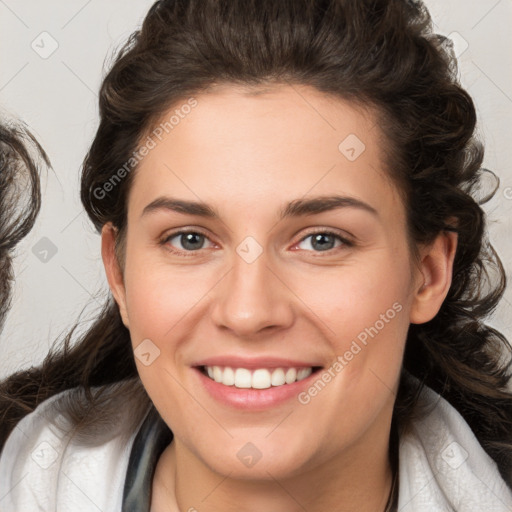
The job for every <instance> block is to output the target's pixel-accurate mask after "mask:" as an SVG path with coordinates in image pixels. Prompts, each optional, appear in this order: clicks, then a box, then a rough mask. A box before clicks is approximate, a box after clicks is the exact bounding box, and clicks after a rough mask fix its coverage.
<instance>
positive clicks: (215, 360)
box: [192, 356, 322, 369]
mask: <svg viewBox="0 0 512 512" xmlns="http://www.w3.org/2000/svg"><path fill="white" fill-rule="evenodd" d="M192 366H229V367H231V368H248V369H249V368H309V367H319V366H322V365H321V364H319V363H318V362H314V361H299V360H297V359H287V358H281V357H271V356H260V357H251V358H248V357H240V356H215V357H208V358H206V359H202V360H200V361H198V362H197V363H195V364H193V365H192Z"/></svg>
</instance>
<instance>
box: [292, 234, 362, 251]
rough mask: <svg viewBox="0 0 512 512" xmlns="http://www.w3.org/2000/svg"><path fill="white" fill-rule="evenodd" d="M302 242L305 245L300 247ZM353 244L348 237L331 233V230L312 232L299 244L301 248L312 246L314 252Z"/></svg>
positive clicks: (307, 248)
mask: <svg viewBox="0 0 512 512" xmlns="http://www.w3.org/2000/svg"><path fill="white" fill-rule="evenodd" d="M308 240H309V241H308ZM336 242H339V243H338V245H336ZM301 244H304V245H305V247H300V245H301ZM353 245H354V244H353V243H352V242H350V241H349V240H347V239H346V238H344V237H342V236H340V235H338V234H336V233H331V232H330V231H318V232H316V233H311V234H309V235H307V236H306V237H304V238H303V239H302V240H301V241H300V242H299V243H298V244H297V246H298V247H299V249H306V250H310V249H311V248H312V249H313V250H314V252H325V251H330V250H332V249H336V248H339V247H342V246H345V247H352V246H353Z"/></svg>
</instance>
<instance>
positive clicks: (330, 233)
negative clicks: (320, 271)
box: [159, 229, 356, 257]
mask: <svg viewBox="0 0 512 512" xmlns="http://www.w3.org/2000/svg"><path fill="white" fill-rule="evenodd" d="M189 234H194V235H201V236H204V237H205V238H206V239H207V240H209V241H210V242H211V240H210V238H209V237H208V236H207V235H206V234H205V233H203V232H202V231H200V230H181V231H174V232H173V233H170V234H167V235H165V236H164V237H163V238H162V239H161V240H160V242H159V243H160V245H162V246H164V247H165V248H166V249H167V250H168V251H170V252H171V253H173V254H178V255H182V256H184V257H190V256H194V255H195V253H198V252H200V251H201V250H202V249H197V250H195V251H183V250H181V249H176V248H174V247H173V248H171V246H169V244H168V242H169V240H171V239H172V238H175V237H177V236H179V235H189ZM318 234H322V235H328V236H332V237H335V238H336V239H338V240H339V241H340V242H341V243H342V245H341V246H338V247H333V248H332V249H327V250H325V251H308V252H313V253H317V254H322V253H327V254H332V253H333V252H334V251H336V250H340V249H343V248H347V247H354V246H355V245H356V244H355V242H353V241H351V240H348V239H347V238H345V237H343V236H341V235H340V234H339V233H336V232H334V231H328V230H326V229H319V230H317V231H312V232H310V233H308V234H307V235H305V236H303V237H302V238H301V239H300V240H299V241H298V242H297V243H296V244H294V245H298V244H300V243H302V242H304V240H306V239H307V238H309V237H311V236H314V235H318ZM300 250H305V249H300Z"/></svg>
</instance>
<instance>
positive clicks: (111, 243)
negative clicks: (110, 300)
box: [101, 222, 129, 328]
mask: <svg viewBox="0 0 512 512" xmlns="http://www.w3.org/2000/svg"><path fill="white" fill-rule="evenodd" d="M117 234H118V231H117V229H116V228H115V227H114V226H113V225H112V223H111V222H107V223H106V224H104V225H103V228H102V229H101V257H102V259H103V266H104V267H105V274H106V275H107V281H108V284H109V287H110V291H111V292H112V295H113V296H114V299H115V301H116V303H117V305H118V307H119V312H120V314H121V318H122V320H123V323H124V325H125V326H126V327H127V328H128V327H129V322H128V312H127V308H126V291H125V286H124V279H123V272H122V270H121V267H120V266H119V261H118V259H117V256H116V252H115V247H116V237H117Z"/></svg>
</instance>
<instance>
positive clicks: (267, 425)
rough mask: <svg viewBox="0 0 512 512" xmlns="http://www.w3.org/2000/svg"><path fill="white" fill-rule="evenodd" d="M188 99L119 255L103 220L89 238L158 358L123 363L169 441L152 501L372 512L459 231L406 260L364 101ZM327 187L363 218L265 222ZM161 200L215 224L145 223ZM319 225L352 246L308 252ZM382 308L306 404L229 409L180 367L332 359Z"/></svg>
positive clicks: (278, 90)
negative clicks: (404, 381) (357, 146)
mask: <svg viewBox="0 0 512 512" xmlns="http://www.w3.org/2000/svg"><path fill="white" fill-rule="evenodd" d="M196 99H197V101H198V105H197V107H196V108H195V109H193V111H192V112H191V113H190V114H189V115H188V116H186V117H185V118H184V119H183V120H181V121H180V123H179V124H178V125H177V126H175V127H174V129H173V130H172V131H170V132H169V134H167V135H166V136H165V137H164V138H163V139H162V141H161V142H159V144H158V145H157V146H156V147H155V148H154V149H153V150H151V151H150V152H149V154H148V155H147V156H146V157H145V158H144V160H143V161H142V162H141V163H140V165H139V168H138V169H137V171H136V175H135V177H134V181H133V186H132V189H131V192H130V194H129V199H128V223H127V233H126V245H125V254H124V261H123V262H121V264H120V262H119V261H118V260H117V259H116V256H115V251H114V240H115V237H116V230H115V229H114V228H113V227H112V226H111V225H110V224H106V225H105V226H104V228H103V231H102V256H103V261H104V265H105V270H106V274H107V278H108V281H109V284H110V288H111V290H112V293H113V295H114V297H115V299H116V301H117V303H118V305H119V308H120V311H121V315H122V318H123V321H124V323H125V325H126V326H127V327H128V328H129V330H130V334H131V339H132V343H133V346H134V348H136V347H137V346H138V345H139V344H140V343H141V342H142V340H145V339H150V340H151V342H152V343H154V345H156V346H157V347H158V349H159V350H160V355H159V357H157V358H156V359H155V360H154V361H153V362H152V363H151V364H150V365H149V366H145V365H144V364H142V363H141V362H140V361H139V360H138V359H137V358H136V363H137V368H138V371H139V374H140V378H141V380H142V382H143V384H144V386H145V388H146V390H147V392H148V394H149V396H150V398H151V399H152V401H153V402H154V404H155V406H156V408H157V409H158V411H159V413H160V415H161V416H162V418H163V419H164V421H165V422H166V423H167V424H168V425H169V427H170V428H171V430H172V431H173V433H174V436H175V437H174V441H173V442H172V443H171V444H170V445H169V447H168V448H167V449H166V450H165V451H164V453H163V454H162V456H161V458H160V460H159V462H158V465H157V468H156V473H155V477H154V481H153V497H152V505H151V511H152V512H163V511H178V510H181V511H188V510H198V511H200V512H203V511H204V512H206V511H208V512H210V511H211V512H213V511H224V512H226V511H228V512H229V511H232V510H233V511H234V510H237V511H240V510H243V511H261V510H271V509H273V510H280V511H286V512H295V511H299V510H300V511H303V510H304V509H306V510H308V511H309V512H315V511H320V510H326V509H329V510H344V511H356V510H357V511H358V512H365V511H372V512H375V511H379V510H383V509H384V506H385V502H386V500H387V497H388V494H389V490H390V485H391V471H390V465H389V460H388V451H389V432H390V424H391V417H392V409H393V403H394V400H395V392H396V389H397V385H398V380H399V374H400V367H401V362H402V357H403V350H404V345H405V339H406V334H407V330H408V327H409V324H410V323H411V322H413V323H422V322H426V321H428V320H430V319H432V318H433V317H434V316H435V314H436V313H437V312H438V310H439V308H440V306H441V304H442V302H443V300H444V298H445V296H446V294H447V292H448V289H449V286H450V283H451V272H452V264H453V257H454V254H455V248H456V237H455V235H454V234H440V235H439V236H438V238H437V239H436V240H435V241H434V242H433V243H432V244H431V245H429V246H428V247H420V248H419V251H420V252H419V259H418V260H415V259H413V257H412V256H411V254H410V251H409V246H408V243H407V234H406V218H405V210H404V205H403V203H402V201H401V199H400V196H399V193H398V190H397V188H396V186H395V185H394V184H393V182H392V181H391V180H390V178H389V176H388V175H387V174H386V171H385V166H384V156H383V149H384V148H385V144H386V142H385V138H384V137H383V135H382V133H381V132H380V130H379V128H378V125H377V124H376V117H375V116H374V115H373V114H372V111H371V109H364V108H356V106H355V105H354V104H351V103H349V102H347V101H344V100H341V99H339V98H333V97H329V96H327V95H325V94H323V93H320V92H318V91H316V90H315V89H312V88H309V87H306V86H300V87H299V86H293V87H291V86H289V85H282V86H275V87H272V88H270V89H267V90H266V91H265V92H264V93H262V94H259V95H255V94H250V92H249V91H247V90H242V89H240V88H236V87H234V86H222V87H220V86H218V87H217V88H215V89H213V90H212V91H211V92H208V93H204V94H202V95H199V96H197V97H196ZM174 108H176V107H174ZM168 117H169V114H168V113H166V114H165V115H164V116H162V118H163V119H167V118H168ZM349 134H355V135H357V137H358V138H359V139H360V140H361V141H363V142H364V144H365V146H366V149H365V151H364V152H363V153H362V154H361V155H360V156H359V157H358V158H357V159H356V160H355V161H353V162H352V161H349V160H348V159H347V158H346V157H345V156H344V155H343V154H342V153H341V152H340V151H339V149H338V146H339V144H340V142H342V141H343V140H344V139H345V138H346V137H347V135H349ZM332 194H339V195H343V196H350V197H353V198H357V199H359V200H361V201H364V202H365V203H367V204H368V205H370V206H371V207H372V208H374V209H375V210H376V214H372V213H370V212H367V211H365V210H363V209H358V208H354V207H344V208H338V209H335V210H331V211H325V212H322V213H318V214H314V215H309V216H302V217H296V218H286V219H283V220H279V212H280V209H281V208H282V207H283V206H284V205H285V204H286V203H287V202H289V201H292V200H295V199H300V198H303V197H304V196H305V197H307V198H309V197H313V196H324V195H332ZM163 195H167V196H172V197H175V198H180V199H185V200H192V201H203V202H206V203H208V204H211V205H212V206H213V207H214V208H215V209H216V210H217V211H218V213H219V215H220V219H217V220H216V219H206V218H202V217H198V216H193V215H184V214H180V213H176V212H174V211H169V210H165V209H160V210H156V211H153V212H151V213H149V214H145V215H142V212H143V210H144V208H145V206H146V205H148V204H149V203H151V202H152V201H153V200H155V199H156V198H157V197H160V196H163ZM184 228H187V229H189V230H190V231H195V232H197V231H198V230H199V232H200V233H202V234H205V235H206V237H207V238H205V239H202V238H199V241H195V244H196V247H200V249H196V250H195V251H194V250H190V249H189V251H188V253H186V254H185V255H184V254H183V253H179V251H180V250H181V251H183V252H184V251H186V248H185V247H184V246H183V245H182V244H183V238H180V237H179V236H174V237H171V238H168V237H169V236H170V235H171V234H173V231H179V229H184ZM315 230H318V231H321V232H327V233H329V232H334V233H335V234H339V235H341V236H342V237H345V238H347V239H348V240H349V241H352V242H354V245H352V246H351V245H346V244H344V243H342V242H341V240H338V239H336V238H334V239H332V240H336V241H334V242H333V243H332V245H331V246H329V247H332V248H331V249H329V250H324V251H322V250H321V248H320V249H319V248H318V246H317V245H314V244H313V237H312V236H308V235H312V234H314V231H315ZM247 236H251V237H253V238H254V239H255V240H256V241H257V242H258V244H259V245H260V246H261V248H262V251H263V252H262V253H261V255H260V256H259V257H258V258H257V259H256V260H255V261H254V262H252V263H247V262H246V261H245V260H244V259H243V258H241V257H240V256H239V255H238V253H237V252H236V248H237V246H238V245H239V244H240V243H241V242H242V240H244V239H245V238H246V237H247ZM166 237H167V238H168V239H167V241H166V242H165V243H159V241H160V240H162V239H165V238H166ZM203 240H204V241H203ZM201 243H202V245H201ZM172 249H174V250H176V251H178V252H176V253H173V252H172ZM395 303H398V304H399V305H400V306H401V311H400V312H399V313H398V314H397V315H396V316H395V317H394V318H393V319H392V320H390V321H389V322H387V323H386V324H385V326H384V328H382V329H381V330H379V332H378V335H376V336H375V337H374V338H372V339H370V341H369V342H368V344H367V346H365V347H364V348H363V349H362V350H361V351H360V352H359V353H358V354H357V355H355V356H354V357H353V359H352V360H351V361H350V362H349V363H348V364H347V365H346V366H345V367H344V368H343V370H342V371H340V372H339V373H337V374H336V377H335V378H333V379H332V380H331V382H330V383H329V385H328V386H326V387H325V388H324V389H323V390H322V391H321V392H320V393H318V394H317V395H316V396H315V397H314V398H312V399H311V401H310V402H309V403H308V404H306V405H303V404H301V403H300V402H299V401H298V400H297V399H295V398H294V399H291V400H288V401H287V402H286V403H285V404H283V405H279V406H276V407H273V408H269V409H266V410H259V411H243V412H241V411H239V410H235V409H233V408H231V407H229V406H227V405H223V404H220V403H218V402H217V401H215V400H214V399H213V398H212V397H211V396H210V395H209V394H208V393H207V392H206V391H205V389H204V388H203V387H202V386H201V385H200V380H199V379H198V376H197V375H196V373H195V370H192V369H191V367H190V366H191V364H193V362H195V361H198V360H199V359H201V358H205V357H210V356H216V355H224V354H237V355H243V356H248V357H251V356H257V355H271V356H276V357H284V358H286V357H288V358H299V359H300V360H305V361H309V360H311V361H315V362H320V364H321V365H322V366H323V367H324V368H328V367H329V366H331V365H332V363H333V361H334V360H335V358H336V357H337V356H339V355H341V356H342V355H343V354H345V352H346V351H347V350H349V348H350V346H351V343H352V341H353V340H354V339H356V338H357V336H358V334H360V333H361V332H363V331H364V330H365V328H368V327H370V326H374V325H375V323H376V321H377V320H379V318H381V317H380V315H381V314H384V313H385V312H386V311H387V310H388V309H389V308H391V307H392V305H393V304H395ZM247 442H251V443H252V444H254V445H255V446H256V447H257V448H258V450H259V451H260V452H261V454H262V456H261V459H260V460H259V461H258V462H257V464H255V465H254V466H253V467H250V468H248V467H246V466H245V465H244V464H242V463H241V461H240V460H239V459H238V457H237V453H238V451H239V450H240V449H241V448H242V447H243V446H244V445H245V444H246V443H247Z"/></svg>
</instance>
